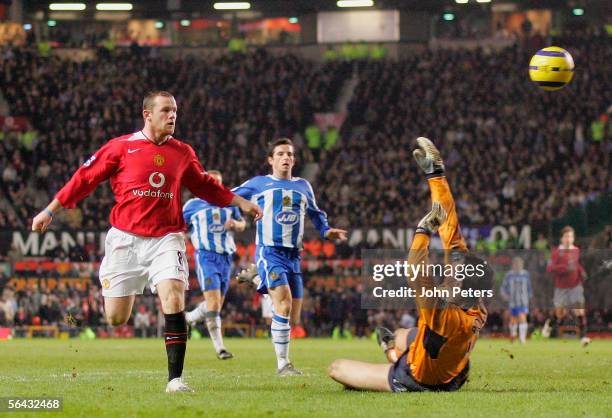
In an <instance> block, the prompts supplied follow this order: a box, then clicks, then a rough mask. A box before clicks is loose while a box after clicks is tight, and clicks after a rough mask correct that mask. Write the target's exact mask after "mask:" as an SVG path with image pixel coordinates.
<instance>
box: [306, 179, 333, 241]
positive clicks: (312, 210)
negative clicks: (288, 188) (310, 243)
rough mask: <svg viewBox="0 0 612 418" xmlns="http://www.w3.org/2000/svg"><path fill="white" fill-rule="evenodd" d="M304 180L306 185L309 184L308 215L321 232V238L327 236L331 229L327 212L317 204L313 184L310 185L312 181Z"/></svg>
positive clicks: (307, 194)
mask: <svg viewBox="0 0 612 418" xmlns="http://www.w3.org/2000/svg"><path fill="white" fill-rule="evenodd" d="M304 181H305V182H306V186H307V193H306V198H307V207H306V213H307V214H308V217H309V218H310V220H311V221H312V223H313V225H314V226H315V228H317V230H318V231H319V234H321V238H325V234H326V233H327V231H328V230H329V229H330V228H329V223H328V221H327V214H326V213H325V212H324V211H322V210H321V209H319V207H318V206H317V201H316V199H315V196H314V191H313V190H312V186H311V185H310V183H309V182H308V181H306V180H304Z"/></svg>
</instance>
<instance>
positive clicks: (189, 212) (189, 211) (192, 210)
mask: <svg viewBox="0 0 612 418" xmlns="http://www.w3.org/2000/svg"><path fill="white" fill-rule="evenodd" d="M197 211H198V205H197V200H196V199H189V200H188V201H187V202H185V204H184V205H183V220H184V221H185V225H187V231H190V230H191V229H193V223H192V222H191V218H192V217H193V216H194V215H195V214H196V212H197Z"/></svg>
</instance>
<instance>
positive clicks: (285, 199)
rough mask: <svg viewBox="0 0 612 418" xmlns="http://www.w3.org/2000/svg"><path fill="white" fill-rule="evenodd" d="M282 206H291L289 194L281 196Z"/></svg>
mask: <svg viewBox="0 0 612 418" xmlns="http://www.w3.org/2000/svg"><path fill="white" fill-rule="evenodd" d="M283 206H291V198H290V197H289V196H285V197H283Z"/></svg>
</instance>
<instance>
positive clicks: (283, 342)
mask: <svg viewBox="0 0 612 418" xmlns="http://www.w3.org/2000/svg"><path fill="white" fill-rule="evenodd" d="M270 330H271V332H272V343H273V344H274V351H275V352H276V362H277V365H278V369H279V370H280V369H282V368H283V367H285V366H286V365H287V364H288V363H289V339H290V335H291V325H289V318H288V317H286V316H282V315H279V314H274V316H272V325H271V327H270Z"/></svg>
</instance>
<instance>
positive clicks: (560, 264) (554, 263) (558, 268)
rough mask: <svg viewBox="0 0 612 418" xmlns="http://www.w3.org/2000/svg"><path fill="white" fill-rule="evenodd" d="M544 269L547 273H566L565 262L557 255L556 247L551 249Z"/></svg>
mask: <svg viewBox="0 0 612 418" xmlns="http://www.w3.org/2000/svg"><path fill="white" fill-rule="evenodd" d="M546 271H547V272H549V273H567V263H566V262H565V260H564V259H563V258H561V257H560V256H559V249H558V248H554V249H553V250H552V253H551V255H550V261H549V262H548V265H547V266H546Z"/></svg>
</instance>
